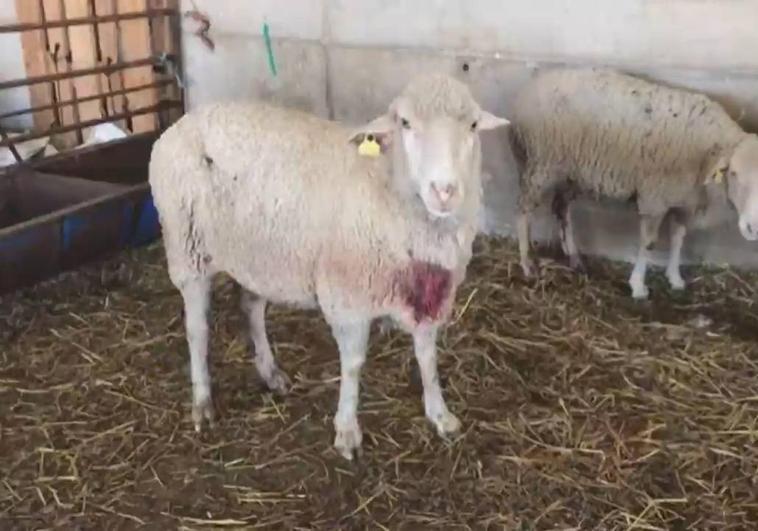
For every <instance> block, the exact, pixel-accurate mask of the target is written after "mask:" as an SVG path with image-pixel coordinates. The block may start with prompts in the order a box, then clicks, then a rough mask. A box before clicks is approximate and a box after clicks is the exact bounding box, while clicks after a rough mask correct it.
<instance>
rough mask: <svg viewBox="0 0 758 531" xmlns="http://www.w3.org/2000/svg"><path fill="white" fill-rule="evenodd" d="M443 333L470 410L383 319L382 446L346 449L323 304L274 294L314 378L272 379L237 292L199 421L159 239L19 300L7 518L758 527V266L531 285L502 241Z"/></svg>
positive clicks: (364, 410) (378, 429)
mask: <svg viewBox="0 0 758 531" xmlns="http://www.w3.org/2000/svg"><path fill="white" fill-rule="evenodd" d="M476 247H477V254H476V257H475V260H474V262H473V263H472V265H471V267H470V269H469V278H468V281H467V282H466V284H465V286H464V287H463V288H462V289H461V291H460V292H459V299H458V306H457V309H456V313H455V317H454V320H453V322H452V324H451V325H450V326H449V327H448V328H447V329H446V330H445V332H444V334H443V336H442V338H441V342H440V371H441V375H442V380H443V385H444V389H445V394H446V397H447V400H448V403H449V405H450V407H451V409H452V410H453V411H454V412H455V413H456V414H458V415H459V416H460V418H461V419H462V420H463V422H464V429H463V431H462V433H461V434H460V436H458V437H457V438H455V439H454V440H451V441H442V440H440V439H439V438H438V437H436V435H435V434H434V432H433V429H432V428H431V426H430V425H428V424H427V422H426V421H425V420H424V417H423V408H422V405H421V396H420V394H421V393H420V392H421V387H420V383H419V380H418V377H417V375H416V372H415V366H414V363H413V359H412V355H411V351H410V342H409V341H408V338H407V337H404V336H403V335H401V334H399V333H395V332H393V333H390V334H388V335H384V336H380V335H378V334H374V335H373V337H372V341H371V347H370V353H369V361H368V363H367V366H366V369H365V371H364V379H363V385H362V404H361V409H360V419H361V422H362V425H363V430H364V451H363V456H362V458H361V459H360V460H359V461H358V462H357V463H354V464H350V463H348V462H346V461H343V460H342V459H341V458H340V457H338V456H337V454H336V453H335V452H334V451H333V450H332V448H331V443H332V439H333V429H332V415H333V412H334V409H335V407H336V397H337V388H338V375H339V370H338V358H337V354H336V350H335V346H334V344H333V342H332V340H331V338H330V336H329V333H328V329H327V327H326V325H325V324H324V322H323V320H322V319H321V317H320V316H319V315H318V313H316V312H303V311H294V310H290V309H286V308H271V309H270V311H269V319H268V326H269V333H270V335H271V338H272V342H273V344H274V345H275V350H276V355H277V358H278V360H279V361H280V363H281V365H282V366H283V368H284V369H285V370H286V371H287V372H288V373H289V375H290V377H291V378H292V380H293V382H294V388H293V389H292V391H291V393H290V394H289V395H288V396H287V397H285V398H278V397H274V396H272V395H271V394H270V393H268V392H266V391H265V389H264V388H263V386H262V384H261V383H260V382H259V380H258V378H257V377H256V374H255V370H254V368H253V366H252V364H251V363H250V357H249V353H248V351H247V348H246V342H245V340H244V337H243V336H242V333H241V329H242V327H241V319H240V315H239V312H238V311H237V295H236V290H235V288H234V286H233V285H232V284H231V283H230V282H226V281H219V286H218V289H217V290H216V293H215V297H214V301H215V312H214V320H213V326H212V331H213V339H212V375H213V382H214V393H215V402H216V409H217V416H218V420H217V422H216V426H215V429H214V430H213V431H211V432H205V433H203V434H201V435H196V434H195V433H194V430H193V427H192V423H191V421H190V419H189V402H190V401H189V399H190V385H189V378H188V371H187V365H188V363H187V361H188V360H187V355H186V346H185V342H184V331H183V324H182V318H181V313H182V308H181V300H180V297H179V295H178V293H177V292H176V291H175V290H174V288H173V286H172V285H171V284H170V282H169V280H168V278H167V275H166V271H165V264H164V260H163V256H162V250H161V248H160V246H159V245H154V246H152V247H150V248H147V249H142V250H138V251H135V252H130V253H127V254H124V255H122V256H120V257H117V258H116V259H114V260H112V261H110V262H108V263H106V264H104V265H100V266H97V267H92V268H89V269H87V270H83V271H79V272H76V273H73V274H68V275H66V276H65V277H63V278H61V279H59V280H57V281H54V282H51V283H48V284H45V285H42V286H38V287H36V288H33V289H30V290H26V291H24V292H21V293H18V294H15V295H12V296H8V297H5V298H4V299H2V300H0V404H1V406H0V521H4V522H6V524H9V525H6V524H3V525H1V526H0V527H2V528H3V529H11V528H19V529H32V528H35V529H39V528H49V527H59V528H67V529H74V528H86V529H114V528H118V529H132V528H138V527H139V526H143V525H144V526H145V528H151V529H152V528H161V527H163V528H167V529H174V528H186V529H203V528H212V527H226V528H248V527H252V526H256V527H258V526H260V527H266V526H270V527H275V528H282V529H285V528H287V529H298V528H299V529H313V528H320V529H334V528H335V527H341V528H363V527H371V528H377V527H378V528H386V529H420V528H445V529H467V528H477V529H483V528H491V529H502V528H506V529H571V528H572V529H649V530H655V529H661V530H664V529H666V530H668V529H749V528H753V527H754V526H755V522H758V445H757V444H756V442H757V439H758V426H757V424H758V378H757V376H758V375H757V372H758V371H757V370H756V368H757V364H758V342H757V341H756V340H757V339H758V315H757V313H756V305H755V303H756V292H755V290H756V286H758V283H757V282H756V280H758V276H756V275H748V274H745V273H737V272H734V271H731V270H713V271H706V270H702V269H693V270H689V271H686V273H687V276H688V278H689V280H690V282H691V285H690V291H688V292H687V293H685V294H672V293H670V292H669V291H668V290H667V287H666V284H665V280H664V279H663V278H662V275H661V274H660V273H658V272H656V273H654V274H653V275H651V292H652V300H651V301H650V302H645V303H639V302H635V301H632V300H631V299H630V297H629V295H628V289H627V286H626V277H627V274H628V266H625V265H613V264H609V263H607V262H605V261H602V260H591V261H590V276H589V278H586V277H583V276H579V275H576V274H574V273H572V272H571V271H569V270H568V269H567V268H565V267H564V266H563V265H561V263H560V262H558V261H556V262H550V263H546V264H543V266H542V270H541V276H540V278H539V279H538V280H537V281H526V280H525V279H523V277H522V276H521V273H520V271H519V269H518V267H517V265H516V264H517V260H516V254H515V251H514V247H513V246H512V245H511V244H510V243H507V242H504V241H496V240H489V239H483V240H481V241H479V242H478V243H477V246H476Z"/></svg>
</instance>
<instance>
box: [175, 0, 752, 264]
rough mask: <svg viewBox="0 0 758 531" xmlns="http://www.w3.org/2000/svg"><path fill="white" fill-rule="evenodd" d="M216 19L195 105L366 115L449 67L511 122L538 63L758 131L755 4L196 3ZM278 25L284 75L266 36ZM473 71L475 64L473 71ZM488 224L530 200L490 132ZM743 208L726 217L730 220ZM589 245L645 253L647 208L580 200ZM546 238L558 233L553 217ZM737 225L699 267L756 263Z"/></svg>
mask: <svg viewBox="0 0 758 531" xmlns="http://www.w3.org/2000/svg"><path fill="white" fill-rule="evenodd" d="M183 3H184V5H183V8H185V9H192V7H193V5H194V6H196V7H197V8H198V9H199V10H200V11H202V12H204V13H206V14H208V15H209V17H210V19H211V30H210V36H211V38H212V39H213V40H214V41H215V44H216V48H215V51H210V50H209V49H207V48H206V47H204V45H203V44H202V42H201V41H200V39H199V38H197V37H195V36H193V35H192V29H194V26H193V24H192V23H191V22H189V21H185V34H184V43H183V46H184V60H185V76H186V81H187V84H188V103H189V105H190V107H192V106H195V105H197V104H198V103H201V102H205V101H212V100H221V99H232V98H250V97H262V98H266V99H269V100H272V101H276V102H279V103H282V104H286V105H291V106H296V107H299V108H303V109H306V110H310V111H313V112H315V113H318V114H320V115H322V116H329V117H332V118H336V119H340V120H346V121H350V122H361V121H363V120H367V119H369V118H371V117H373V116H374V115H376V114H378V113H380V112H382V111H383V109H384V108H385V106H386V104H387V103H388V102H389V100H390V99H391V98H392V97H393V95H394V94H396V93H397V92H398V90H400V88H401V87H402V86H403V85H404V84H405V83H406V82H407V80H408V79H409V77H410V76H411V75H413V74H416V73H417V72H419V71H425V70H438V71H439V70H441V71H445V72H448V73H451V74H454V75H456V76H458V77H459V78H461V79H463V80H465V81H466V82H467V83H469V85H470V86H471V87H472V89H473V91H474V93H475V95H476V96H477V98H478V99H479V100H480V102H481V103H482V105H483V106H484V107H485V108H487V109H489V110H492V111H494V112H497V113H500V114H503V115H505V116H508V114H509V110H510V105H511V102H512V99H513V96H514V94H515V92H516V91H517V90H518V88H519V87H520V85H521V84H522V83H523V82H524V81H525V80H526V79H528V78H529V76H531V75H533V72H534V71H535V70H536V69H538V68H546V67H550V66H555V65H560V64H582V65H585V64H592V65H611V66H616V67H619V68H623V69H625V70H628V71H631V72H634V73H638V74H642V75H645V76H648V77H651V78H654V79H658V80H661V81H664V82H666V83H670V84H673V85H678V86H683V87H689V88H692V89H696V90H701V91H704V92H706V93H708V94H710V95H712V96H713V97H714V98H716V99H718V100H719V101H721V102H722V103H723V104H724V105H725V106H726V107H727V109H728V110H729V111H730V112H731V113H732V114H733V116H734V117H735V118H738V119H739V120H740V122H741V123H742V124H743V125H744V126H745V127H746V128H748V129H751V130H758V32H757V31H756V21H758V1H755V0H614V1H613V2H600V1H597V0H531V1H530V2H520V1H516V0H468V1H464V0H447V1H440V0H413V1H412V2H411V1H405V0H385V1H384V2H376V1H367V0H287V1H286V2H281V1H277V0H257V1H256V2H250V1H248V0H224V2H218V1H216V0H193V1H189V0H184V2H183ZM264 21H267V22H268V24H269V26H270V29H271V35H272V37H273V39H274V53H275V57H276V62H277V66H278V75H277V76H273V75H272V74H271V72H270V71H269V68H268V63H267V58H266V54H265V48H264V45H263V40H262V25H263V22H264ZM464 65H466V66H465V68H464ZM484 150H485V170H486V171H487V172H488V173H490V174H491V175H492V176H493V179H492V181H491V182H490V183H489V185H488V190H487V192H488V193H487V195H486V197H487V211H486V216H485V220H484V225H483V228H484V229H485V230H487V231H490V232H494V233H499V234H504V235H510V234H512V233H513V217H514V212H515V203H516V198H517V196H518V188H517V186H516V181H515V174H514V168H513V162H512V159H511V156H510V153H509V151H508V149H507V148H506V147H505V142H504V139H503V135H502V132H501V133H498V134H487V135H486V138H485V139H484ZM730 215H731V214H730V213H729V212H724V216H725V218H727V220H731V218H729V216H730ZM577 219H578V222H577V225H578V226H577V233H578V240H579V244H580V247H581V248H582V249H583V250H584V251H585V252H591V253H599V254H604V255H606V256H611V257H614V258H620V259H629V258H631V257H632V256H633V255H634V252H635V245H636V240H637V225H636V216H635V214H634V213H633V212H631V211H629V210H625V209H619V207H611V206H609V205H600V204H592V203H581V204H578V205H577ZM536 225H537V226H536V227H535V231H534V233H535V236H536V237H537V238H540V239H545V238H552V237H554V235H555V227H554V224H553V222H552V220H551V219H550V217H549V216H546V215H543V216H542V218H541V219H540V220H539V222H538V223H537V224H536ZM733 225H734V223H733V222H732V224H731V225H729V224H726V225H724V226H721V227H719V228H717V229H715V230H712V231H709V232H708V233H698V234H694V235H693V237H692V238H690V239H689V240H688V242H687V246H686V251H685V253H686V257H687V259H688V260H689V261H706V262H711V263H719V264H720V263H725V262H730V263H733V264H738V265H748V264H749V265H758V249H756V247H754V246H753V247H751V246H750V245H747V244H746V242H744V241H742V239H741V238H740V237H739V234H738V232H737V230H736V227H734V226H733Z"/></svg>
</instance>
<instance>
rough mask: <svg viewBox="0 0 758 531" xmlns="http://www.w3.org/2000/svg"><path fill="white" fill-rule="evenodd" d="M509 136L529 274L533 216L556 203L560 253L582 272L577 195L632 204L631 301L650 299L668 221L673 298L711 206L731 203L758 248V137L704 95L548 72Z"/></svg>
mask: <svg viewBox="0 0 758 531" xmlns="http://www.w3.org/2000/svg"><path fill="white" fill-rule="evenodd" d="M509 137H510V141H511V147H512V150H513V153H514V156H515V159H516V161H517V163H518V166H519V173H520V183H521V198H520V201H519V210H520V211H519V217H518V223H517V232H518V239H519V248H520V253H521V265H522V268H523V270H524V273H525V274H526V275H529V274H530V273H531V271H532V262H531V260H530V258H529V215H530V213H531V212H532V211H533V210H534V209H535V208H536V207H537V206H538V205H539V204H540V203H541V202H542V201H545V200H549V198H550V197H551V196H552V197H553V210H554V212H555V214H556V216H557V217H558V219H559V221H560V226H561V243H562V245H563V249H564V252H565V253H566V254H567V255H568V256H569V259H570V262H571V265H572V266H573V267H578V268H580V267H581V265H582V264H581V260H580V259H579V255H578V252H577V248H576V244H575V242H574V235H573V229H572V222H571V215H570V209H569V204H570V201H571V200H572V199H573V198H574V197H575V196H576V195H577V194H579V193H586V194H590V195H593V196H595V197H606V198H613V199H618V200H632V199H635V198H636V201H637V208H638V211H639V213H640V216H641V222H640V247H639V252H638V255H637V261H636V263H635V265H634V269H633V271H632V274H631V277H630V278H629V284H630V286H631V288H632V294H633V296H634V297H635V298H645V297H647V295H648V289H647V286H646V285H645V271H646V267H647V262H648V259H649V254H650V249H651V248H652V246H653V244H654V243H655V241H656V239H657V237H658V230H659V228H660V225H661V222H662V220H663V219H664V217H665V216H666V214H667V213H670V214H671V222H672V223H671V251H670V257H669V263H668V267H667V269H666V273H667V277H668V279H669V282H670V284H671V286H672V288H674V289H683V288H684V286H685V283H684V280H683V279H682V277H681V275H680V272H679V264H680V256H681V250H682V244H683V241H684V236H685V234H686V232H687V229H688V228H692V226H693V225H698V224H699V223H698V220H697V219H696V218H698V216H699V214H700V213H701V212H702V211H704V210H705V209H709V208H712V207H713V204H714V202H716V201H722V202H724V203H726V198H727V197H728V199H729V201H731V203H732V204H733V206H734V207H735V208H736V210H737V212H738V213H739V229H740V232H741V233H742V236H743V237H744V238H746V239H747V240H751V241H754V240H756V239H758V137H757V136H756V135H752V134H748V133H746V132H744V131H743V130H742V129H741V128H740V126H739V125H738V124H737V123H736V122H735V121H734V120H733V119H731V118H730V117H729V115H728V114H727V113H726V112H725V111H724V109H723V108H722V107H721V106H720V105H719V104H718V103H716V102H714V101H712V100H710V99H709V98H707V97H706V96H704V95H701V94H695V93H691V92H687V91H685V90H680V89H674V88H669V87H664V86H661V85H658V84H654V83H651V82H648V81H644V80H642V79H639V78H636V77H633V76H630V75H625V74H621V73H618V72H615V71H612V70H606V69H598V70H596V69H556V70H550V71H547V72H544V73H541V74H538V75H537V76H535V78H533V79H532V80H530V81H529V82H528V83H527V84H526V85H525V86H524V87H523V88H522V89H521V91H520V94H519V96H518V97H517V100H516V104H515V105H514V114H513V127H512V128H511V129H510V131H509ZM721 183H723V184H721ZM709 185H712V186H709ZM701 217H702V216H701Z"/></svg>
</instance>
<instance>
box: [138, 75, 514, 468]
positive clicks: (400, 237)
mask: <svg viewBox="0 0 758 531" xmlns="http://www.w3.org/2000/svg"><path fill="white" fill-rule="evenodd" d="M506 123H507V121H506V120H504V119H501V118H498V117H496V116H494V115H492V114H490V113H488V112H485V111H483V110H481V109H480V108H479V106H478V105H477V103H476V102H475V101H474V99H473V98H472V96H471V94H470V92H469V90H468V88H467V87H466V86H465V85H463V84H461V83H460V82H458V81H455V80H453V79H451V78H448V77H444V76H424V77H421V78H418V79H416V80H415V81H414V82H412V83H410V84H409V85H408V86H407V87H406V89H405V90H404V91H403V93H402V94H401V95H400V96H399V97H398V98H396V99H395V100H394V101H393V102H392V104H391V105H390V107H389V111H388V112H387V113H386V114H384V115H382V116H380V117H379V118H376V119H375V120H373V121H372V122H371V123H369V124H367V125H365V126H363V127H360V128H359V129H357V130H355V131H352V132H351V131H349V130H348V129H346V128H345V127H344V126H342V125H340V124H338V123H335V122H329V121H325V120H322V119H319V118H316V117H314V116H311V115H308V114H304V113H301V112H298V111H294V110H285V109H280V108H277V107H274V106H271V105H267V104H263V103H255V104H243V103H227V104H217V105H211V106H208V107H204V108H202V109H198V110H196V111H195V112H191V113H190V114H188V115H186V116H185V117H184V118H182V119H181V120H180V121H179V122H178V123H176V124H175V125H174V126H173V127H171V128H170V129H169V130H167V131H166V132H165V133H164V134H163V135H162V137H161V138H160V139H159V140H158V141H157V142H156V144H155V147H154V149H153V153H152V158H151V161H150V183H151V186H152V190H153V195H154V198H155V204H156V206H157V208H158V211H159V213H160V219H161V223H162V225H163V231H164V243H165V248H166V255H167V258H168V267H169V273H170V276H171V279H172V281H173V283H174V284H175V285H176V286H177V288H178V289H179V290H180V291H181V293H182V296H183V298H184V305H185V312H186V327H187V338H188V343H189V350H190V356H191V368H192V384H193V409H192V412H193V413H192V414H193V420H194V422H195V426H196V428H197V429H198V430H199V429H200V426H201V423H202V421H203V418H206V419H208V420H211V417H212V405H211V391H210V378H209V375H208V367H207V361H206V358H207V353H208V351H207V349H208V323H207V319H208V316H207V314H208V311H209V302H210V289H211V278H212V277H213V276H214V275H215V274H216V273H218V272H226V273H228V274H229V275H231V276H232V277H233V278H234V279H235V280H236V281H237V282H238V283H239V284H240V285H241V286H242V287H243V289H244V293H245V294H244V296H243V309H244V310H245V312H246V314H247V317H248V322H249V325H250V335H251V340H252V343H253V344H254V346H255V351H256V354H255V364H256V367H257V369H258V372H259V374H260V375H261V377H262V378H263V380H265V382H266V383H267V384H268V386H269V387H270V388H272V389H274V390H277V391H282V392H284V391H285V390H286V387H287V378H286V376H285V375H284V373H283V372H282V371H281V370H280V369H279V368H278V366H277V364H276V362H275V361H274V358H273V355H272V352H271V347H270V345H269V342H268V339H267V336H266V331H265V324H264V312H265V308H266V303H267V301H273V302H281V303H289V304H294V305H298V306H302V307H320V308H321V310H322V311H323V313H324V316H325V318H326V320H327V321H328V323H329V324H330V325H331V328H332V331H333V335H334V337H335V339H336V341H337V345H338V347H339V352H340V363H341V376H342V378H341V384H340V394H339V405H338V408H337V413H336V415H335V420H334V422H335V428H336V438H335V443H334V444H335V446H336V448H337V449H338V450H339V451H340V453H341V454H342V455H344V456H345V457H346V458H348V459H350V458H352V454H353V452H354V451H355V450H357V449H358V448H359V447H360V444H361V439H362V435H361V429H360V426H359V424H358V419H357V416H356V410H357V405H358V386H359V377H360V370H361V367H362V365H363V363H364V360H365V356H366V346H367V342H368V336H369V325H370V323H371V321H372V320H373V319H374V318H377V317H384V316H389V317H391V318H392V319H394V320H395V321H396V322H397V323H398V324H399V325H400V326H401V327H403V328H404V329H405V330H407V331H409V332H410V333H412V334H413V340H414V349H415V355H416V359H417V360H418V363H419V367H420V372H421V377H422V380H423V385H424V406H425V411H426V415H427V417H428V418H429V419H430V420H431V421H432V422H433V423H434V424H435V426H436V428H437V431H438V432H439V433H440V434H447V433H450V432H453V431H455V430H457V429H458V428H459V426H460V422H459V421H458V419H457V418H456V417H455V416H454V415H453V414H452V413H450V411H449V410H448V408H447V406H446V405H445V402H444V400H443V398H442V392H441V389H440V385H439V378H438V376H437V362H436V345H435V343H436V336H437V330H438V327H439V326H440V324H441V323H443V322H444V320H445V319H446V318H447V316H448V313H449V310H450V308H451V305H452V301H453V298H454V295H455V291H456V288H457V286H458V285H459V283H460V282H461V281H462V279H463V277H464V274H465V270H466V266H467V264H468V262H469V260H470V258H471V245H472V241H473V238H474V236H475V233H476V228H477V216H478V214H479V210H480V202H481V182H480V166H481V147H480V141H479V135H478V132H479V131H480V130H484V129H492V128H494V127H498V126H501V125H504V124H506ZM368 135H373V136H374V137H376V138H377V139H378V140H379V142H380V144H381V146H382V154H381V155H380V156H378V157H376V158H372V157H364V156H360V155H359V154H358V149H357V146H356V144H357V143H359V142H361V141H362V140H363V139H364V137H367V136H368Z"/></svg>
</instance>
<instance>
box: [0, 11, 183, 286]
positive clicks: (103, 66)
mask: <svg viewBox="0 0 758 531" xmlns="http://www.w3.org/2000/svg"><path fill="white" fill-rule="evenodd" d="M164 4H165V7H163V8H158V9H155V8H154V9H147V10H145V11H137V12H129V13H96V12H90V11H87V12H82V13H78V15H79V16H73V17H70V18H65V19H60V18H59V19H57V20H56V18H55V17H53V16H48V15H50V14H49V13H46V12H45V13H42V12H40V10H42V9H45V7H44V6H42V4H41V3H40V4H37V3H34V2H29V3H21V4H19V9H20V11H19V18H20V23H19V24H14V25H6V26H0V33H13V32H18V33H20V34H21V42H22V47H23V52H24V56H25V63H26V64H27V73H28V74H29V77H27V78H25V79H16V80H11V81H3V82H0V95H2V91H3V90H28V92H29V99H30V102H31V104H32V106H31V107H30V108H27V109H20V110H14V111H12V112H6V113H5V114H3V115H0V120H8V119H11V118H14V119H17V118H18V117H19V116H22V115H31V116H32V117H33V122H34V127H33V129H32V130H30V131H27V132H25V133H21V134H17V135H9V134H7V133H6V132H5V131H4V130H2V128H0V132H1V133H2V141H0V149H2V150H4V151H6V152H10V153H12V155H13V157H12V159H11V160H13V159H15V160H14V164H12V165H10V166H7V167H5V168H3V169H0V293H4V292H8V291H12V290H15V289H17V288H19V287H22V286H28V285H30V284H33V283H36V282H38V281H41V280H43V279H46V278H49V277H51V276H54V275H56V274H58V273H59V272H61V271H63V270H67V269H71V268H75V267H78V266H80V265H82V264H84V263H87V262H89V261H92V260H95V259H99V258H102V257H104V256H107V255H109V254H112V253H114V252H117V251H119V250H121V249H123V248H126V247H130V246H137V245H142V244H145V243H148V242H150V241H152V240H154V239H155V238H157V237H158V235H159V230H160V229H159V224H158V218H157V213H156V211H155V209H154V207H153V203H152V199H151V196H150V189H149V185H148V183H147V175H148V162H149V159H150V151H151V149H152V145H153V142H155V140H156V138H157V137H158V136H159V134H160V132H161V131H162V130H163V129H165V127H167V126H168V125H169V124H170V123H171V122H172V121H174V120H175V119H176V118H177V117H178V116H179V115H180V114H181V109H182V107H183V102H182V94H181V90H180V89H179V86H178V80H177V78H176V76H175V74H174V72H175V71H176V69H177V64H176V63H177V58H178V50H179V43H178V31H177V30H176V25H177V19H178V10H177V8H176V5H175V2H164ZM76 6H78V4H77V5H76ZM76 6H75V5H74V4H72V6H71V9H73V8H75V7H76ZM67 13H68V11H67ZM114 29H115V31H116V40H115V41H114V40H113V33H112V32H110V31H105V30H114ZM116 42H118V43H121V44H120V45H119V46H116V45H114V43H116ZM66 50H68V52H69V53H68V54H66V53H65V51H66ZM61 52H64V53H61ZM45 56H48V57H47V60H45V61H39V58H41V57H45ZM119 131H123V134H121V136H124V137H125V138H121V139H118V140H110V139H111V138H114V137H117V136H119V135H115V136H114V132H116V133H118V132H119ZM47 138H49V139H51V140H55V141H56V142H57V146H56V148H61V149H60V150H58V149H49V150H47V151H46V152H45V153H42V155H43V156H42V157H38V156H37V155H39V154H40V153H34V154H32V153H29V152H28V151H29V150H30V149H34V150H35V151H39V148H40V147H46V146H45V142H46V141H47V140H46V139H47ZM109 140H110V141H109ZM103 141H105V142H104V143H103ZM40 142H41V143H40ZM38 144H39V145H38ZM29 146H33V148H29ZM56 151H60V152H59V153H58V154H54V155H52V156H44V155H45V154H47V153H50V152H52V153H55V152H56ZM6 155H7V156H6V161H7V159H8V158H10V154H9V153H6ZM6 163H7V162H6Z"/></svg>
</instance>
